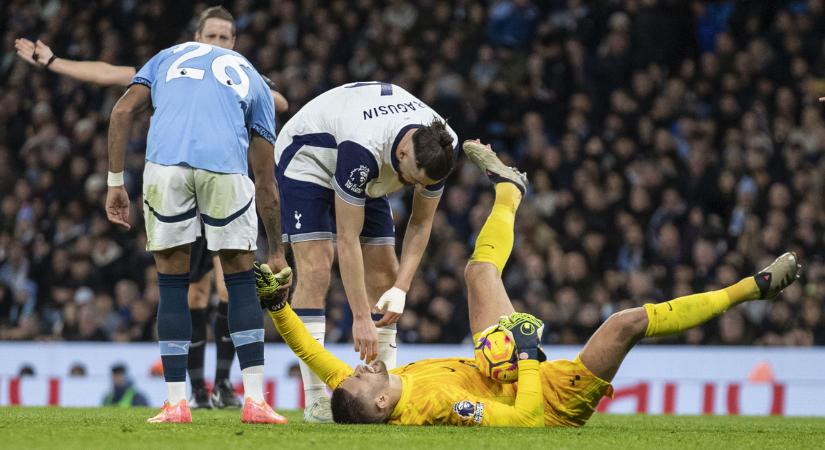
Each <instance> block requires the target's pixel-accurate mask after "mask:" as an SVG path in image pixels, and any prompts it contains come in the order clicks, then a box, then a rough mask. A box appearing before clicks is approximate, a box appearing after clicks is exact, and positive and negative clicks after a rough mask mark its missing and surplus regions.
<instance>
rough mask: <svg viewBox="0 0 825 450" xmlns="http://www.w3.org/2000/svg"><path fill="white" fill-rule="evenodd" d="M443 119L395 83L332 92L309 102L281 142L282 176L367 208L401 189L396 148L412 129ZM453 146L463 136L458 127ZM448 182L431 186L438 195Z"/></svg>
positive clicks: (432, 193)
mask: <svg viewBox="0 0 825 450" xmlns="http://www.w3.org/2000/svg"><path fill="white" fill-rule="evenodd" d="M434 118H438V119H441V120H443V119H442V117H441V116H439V115H438V113H436V112H435V111H433V110H432V108H430V107H429V106H427V105H426V104H425V103H424V102H422V101H421V100H419V99H417V98H416V97H415V96H413V95H412V94H410V93H409V92H407V91H406V90H404V89H402V88H400V87H398V86H396V85H393V84H389V83H381V82H366V83H364V82H362V83H352V84H346V85H343V86H340V87H337V88H334V89H331V90H329V91H327V92H325V93H323V94H321V95H319V96H318V97H316V98H315V99H313V100H312V101H310V102H309V103H307V104H306V105H305V106H304V107H303V108H301V110H300V111H298V113H297V114H295V116H294V117H292V118H291V119H290V120H289V121H288V122H287V123H286V125H284V127H283V129H282V130H281V132H280V134H279V135H278V138H277V140H276V143H275V162H276V164H277V165H278V174H279V175H280V176H285V177H287V178H291V179H294V180H300V181H306V182H310V183H314V184H318V185H321V186H324V187H326V188H329V189H334V190H335V191H336V192H337V193H338V194H339V195H340V196H341V197H342V198H343V199H344V200H346V201H347V202H349V203H352V204H356V205H363V204H364V201H365V199H366V198H367V197H370V198H379V197H382V196H384V195H387V194H389V193H391V192H395V191H397V190H399V189H401V188H402V187H403V186H404V184H403V183H402V182H401V180H400V178H399V177H398V173H397V169H396V165H397V158H396V157H395V149H396V148H397V147H398V144H399V142H400V140H401V137H403V135H404V134H405V133H406V132H407V131H409V130H410V129H413V128H417V127H420V126H423V125H429V124H430V123H431V122H432V120H433V119H434ZM447 130H448V132H449V133H450V135H451V136H452V137H453V147H454V148H457V146H458V136H457V135H456V133H455V132H454V131H453V129H452V128H450V127H449V125H448V126H447ZM443 189H444V183H443V182H441V183H438V184H436V185H432V186H427V187H426V189H424V190H422V192H423V193H424V195H427V196H432V197H438V196H440V195H441V192H442V191H443Z"/></svg>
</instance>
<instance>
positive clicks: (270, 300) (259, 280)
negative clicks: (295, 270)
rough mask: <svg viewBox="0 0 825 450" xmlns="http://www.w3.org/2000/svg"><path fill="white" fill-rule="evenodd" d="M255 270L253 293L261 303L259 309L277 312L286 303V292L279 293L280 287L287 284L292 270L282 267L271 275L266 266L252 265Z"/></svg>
mask: <svg viewBox="0 0 825 450" xmlns="http://www.w3.org/2000/svg"><path fill="white" fill-rule="evenodd" d="M253 268H254V270H255V292H256V293H257V294H258V298H259V299H260V301H261V308H263V309H267V310H269V311H278V310H280V309H281V308H283V307H284V305H286V303H287V297H288V296H287V291H286V290H284V291H282V292H279V289H280V287H281V286H283V285H285V284H287V283H289V278H290V277H291V276H292V269H291V268H289V267H284V268H283V269H281V271H280V272H278V273H277V274H275V273H272V269H270V268H269V265H268V264H258V263H257V262H255V263H254V264H253Z"/></svg>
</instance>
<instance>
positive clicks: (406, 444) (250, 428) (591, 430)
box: [0, 407, 825, 450]
mask: <svg viewBox="0 0 825 450" xmlns="http://www.w3.org/2000/svg"><path fill="white" fill-rule="evenodd" d="M154 413H155V410H154V409H145V408H133V409H128V410H120V409H99V408H95V409H85V408H84V409H73V408H16V407H7V408H0V448H2V449H39V448H54V449H75V448H76V449H88V448H107V449H117V450H121V449H132V448H140V449H143V450H154V449H157V448H193V449H195V448H197V449H201V450H203V449H209V448H232V449H241V448H255V449H304V448H306V449H313V450H323V449H356V448H357V449H383V450H386V449H392V450H397V449H407V448H410V449H425V448H426V449H440V448H445V449H446V448H451V449H475V448H497V449H502V450H527V449H532V448H554V449H555V448H559V449H562V448H585V449H595V448H611V449H634V448H639V449H662V448H703V449H715V448H718V449H726V450H727V449H734V448H747V449H754V450H755V449H765V448H777V449H780V448H781V449H794V450H797V449H805V448H825V419H813V418H810V419H808V418H806V419H797V418H781V417H668V416H618V415H612V416H611V415H596V416H594V417H593V419H591V421H590V423H588V425H587V426H586V427H584V428H580V429H551V428H547V429H531V430H523V429H506V428H498V429H490V428H487V429H479V428H473V429H469V428H455V427H397V426H392V427H391V426H386V425H382V426H344V425H304V424H303V423H301V415H300V413H299V412H296V411H288V412H287V414H286V415H287V416H288V417H289V419H290V421H291V423H292V424H291V425H286V426H260V425H259V426H255V425H243V424H241V423H240V421H239V417H240V412H239V411H194V412H193V420H194V422H193V423H192V424H189V425H149V424H146V423H144V420H145V419H146V418H147V417H149V416H150V415H152V414H154Z"/></svg>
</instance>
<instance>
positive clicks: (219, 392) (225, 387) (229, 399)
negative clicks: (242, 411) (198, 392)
mask: <svg viewBox="0 0 825 450" xmlns="http://www.w3.org/2000/svg"><path fill="white" fill-rule="evenodd" d="M212 405H214V406H215V408H219V409H225V408H240V407H241V406H242V405H241V401H240V399H238V396H237V395H235V389H234V388H233V387H232V384H231V383H230V382H229V380H221V381H219V382H217V383H215V387H213V388H212Z"/></svg>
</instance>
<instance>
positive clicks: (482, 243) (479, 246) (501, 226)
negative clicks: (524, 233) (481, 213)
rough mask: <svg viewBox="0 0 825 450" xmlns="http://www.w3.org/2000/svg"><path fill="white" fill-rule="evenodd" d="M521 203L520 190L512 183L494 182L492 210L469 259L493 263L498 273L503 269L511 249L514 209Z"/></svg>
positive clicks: (514, 218)
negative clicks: (494, 194) (494, 193)
mask: <svg viewBox="0 0 825 450" xmlns="http://www.w3.org/2000/svg"><path fill="white" fill-rule="evenodd" d="M519 203H521V191H519V190H518V188H517V187H516V185H515V184H513V183H497V184H496V200H495V203H493V210H492V211H490V215H489V216H488V217H487V221H486V222H484V226H483V227H481V231H480V232H479V233H478V239H476V247H475V251H473V256H471V257H470V261H473V262H489V263H493V264H494V265H495V266H496V268H497V269H498V273H501V271H502V270H504V265H505V264H507V259H508V258H509V257H510V252H511V251H512V250H513V233H514V232H513V225H514V224H515V222H516V210H517V209H518V205H519Z"/></svg>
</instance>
